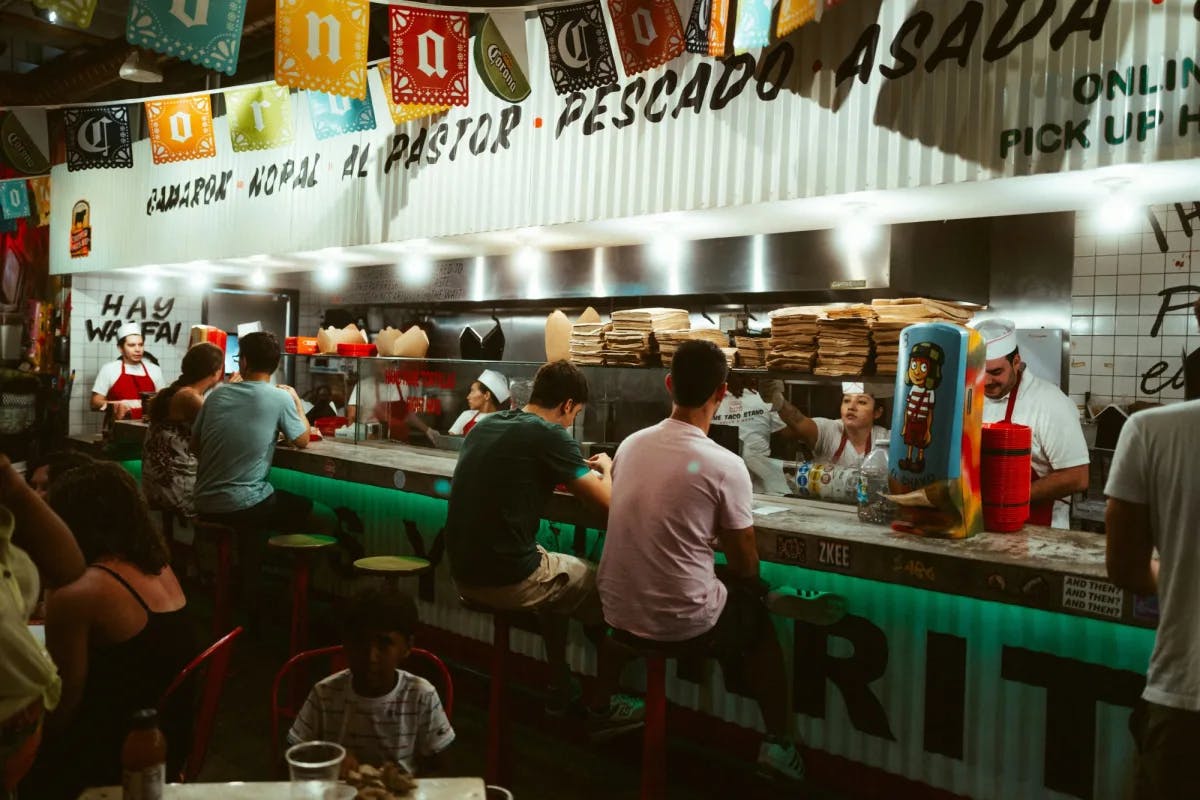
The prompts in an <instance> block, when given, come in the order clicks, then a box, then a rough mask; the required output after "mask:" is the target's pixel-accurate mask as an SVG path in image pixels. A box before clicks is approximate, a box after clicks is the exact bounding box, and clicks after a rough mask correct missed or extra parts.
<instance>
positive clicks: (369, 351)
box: [337, 342, 379, 358]
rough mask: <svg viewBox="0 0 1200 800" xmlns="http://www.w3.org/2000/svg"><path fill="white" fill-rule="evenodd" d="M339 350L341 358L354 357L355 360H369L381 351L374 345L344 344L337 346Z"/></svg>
mask: <svg viewBox="0 0 1200 800" xmlns="http://www.w3.org/2000/svg"><path fill="white" fill-rule="evenodd" d="M337 348H338V355H339V356H353V357H355V358H367V357H370V356H374V355H377V354H378V353H379V349H378V348H377V347H375V345H373V344H356V343H354V342H342V343H341V344H339V345H338V346H337Z"/></svg>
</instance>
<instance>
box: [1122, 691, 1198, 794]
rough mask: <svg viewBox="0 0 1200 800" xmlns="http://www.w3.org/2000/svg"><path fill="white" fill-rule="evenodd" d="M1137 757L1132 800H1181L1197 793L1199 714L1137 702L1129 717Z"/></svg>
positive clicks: (1142, 701)
mask: <svg viewBox="0 0 1200 800" xmlns="http://www.w3.org/2000/svg"><path fill="white" fill-rule="evenodd" d="M1129 729H1130V732H1131V733H1133V741H1134V744H1136V745H1137V755H1136V758H1135V765H1136V766H1135V768H1134V790H1133V796H1134V798H1135V800H1185V798H1194V797H1196V793H1197V788H1196V787H1197V782H1198V781H1200V774H1198V772H1197V768H1196V762H1195V761H1193V760H1192V759H1193V758H1195V756H1196V743H1197V742H1200V712H1197V711H1184V710H1182V709H1178V708H1168V707H1167V706H1160V705H1157V704H1156V703H1150V702H1147V701H1145V700H1138V702H1137V704H1136V705H1135V706H1134V708H1133V714H1132V715H1131V716H1130V718H1129Z"/></svg>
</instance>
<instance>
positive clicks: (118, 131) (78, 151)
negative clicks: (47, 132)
mask: <svg viewBox="0 0 1200 800" xmlns="http://www.w3.org/2000/svg"><path fill="white" fill-rule="evenodd" d="M63 125H64V127H65V128H66V132H67V170H68V171H70V172H77V171H79V170H83V169H114V168H115V169H123V168H127V167H132V166H133V140H132V138H131V136H130V134H129V108H128V107H126V106H92V107H90V108H68V109H66V110H65V111H63Z"/></svg>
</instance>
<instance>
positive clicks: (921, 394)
mask: <svg viewBox="0 0 1200 800" xmlns="http://www.w3.org/2000/svg"><path fill="white" fill-rule="evenodd" d="M945 362H946V354H945V352H944V351H943V350H942V348H941V347H939V346H938V345H936V344H934V343H933V342H918V343H917V344H915V345H913V346H912V350H910V351H909V354H908V371H907V373H906V374H905V376H904V382H905V383H906V384H908V385H909V386H911V387H912V388H911V389H909V392H908V400H907V401H906V403H905V406H904V427H903V428H901V430H900V433H901V436H902V437H903V438H904V444H905V445H907V447H908V451H907V455H906V457H905V458H902V459H900V469H906V470H908V471H910V472H922V471H924V469H925V449H926V448H927V447H929V443H930V441H931V440H932V438H933V407H934V404H935V400H936V398H935V395H934V390H935V389H937V387H938V386H939V385H940V384H941V382H942V365H943V364H945Z"/></svg>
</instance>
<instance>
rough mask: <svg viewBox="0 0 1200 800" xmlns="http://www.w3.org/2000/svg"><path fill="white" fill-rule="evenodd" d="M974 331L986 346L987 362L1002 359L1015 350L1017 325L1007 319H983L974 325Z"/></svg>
mask: <svg viewBox="0 0 1200 800" xmlns="http://www.w3.org/2000/svg"><path fill="white" fill-rule="evenodd" d="M975 330H977V331H979V335H980V336H982V337H983V341H984V342H985V343H986V344H987V360H988V361H991V360H992V359H993V358H1004V357H1005V356H1006V355H1008V354H1009V353H1011V352H1013V351H1015V350H1016V349H1017V325H1016V323H1014V322H1013V321H1012V320H1007V319H985V320H983V321H982V322H978V323H976V324H975Z"/></svg>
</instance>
